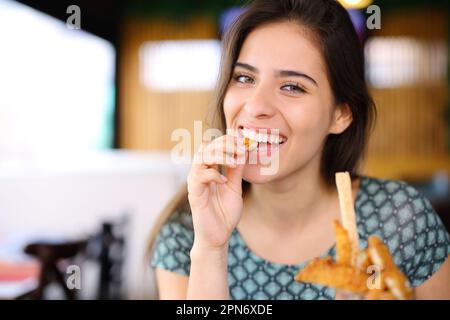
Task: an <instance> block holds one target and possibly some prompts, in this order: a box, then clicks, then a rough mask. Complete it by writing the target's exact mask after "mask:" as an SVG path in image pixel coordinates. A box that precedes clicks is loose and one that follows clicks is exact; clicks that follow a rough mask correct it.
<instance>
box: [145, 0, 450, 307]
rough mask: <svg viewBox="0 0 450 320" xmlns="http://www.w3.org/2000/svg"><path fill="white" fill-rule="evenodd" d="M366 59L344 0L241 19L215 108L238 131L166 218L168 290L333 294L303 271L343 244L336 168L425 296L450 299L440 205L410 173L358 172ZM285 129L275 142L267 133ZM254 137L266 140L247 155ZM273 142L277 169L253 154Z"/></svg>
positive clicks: (202, 160)
mask: <svg viewBox="0 0 450 320" xmlns="http://www.w3.org/2000/svg"><path fill="white" fill-rule="evenodd" d="M363 65H364V63H363V56H362V52H361V48H360V44H359V41H358V38H357V35H356V33H355V30H354V28H353V26H352V24H351V21H350V19H349V17H348V14H347V12H346V11H345V9H343V8H342V7H341V6H340V5H339V4H338V2H337V1H332V0H320V1H319V0H297V1H294V0H291V1H289V0H280V1H272V0H257V1H254V2H253V3H252V4H251V5H250V7H249V8H248V9H247V10H246V12H245V13H244V14H242V15H241V16H240V17H239V18H238V20H237V21H236V22H235V24H234V25H233V26H232V28H231V30H230V31H229V32H228V33H227V35H226V36H225V39H224V55H223V59H222V66H221V74H220V79H219V84H218V88H217V90H216V99H215V104H214V108H213V113H212V119H213V124H212V126H213V127H216V128H220V129H221V130H222V132H223V131H225V129H233V130H234V132H236V131H237V132H238V135H233V134H226V135H223V136H221V137H218V138H216V139H214V140H213V141H212V142H210V143H207V144H204V145H202V148H201V150H200V151H199V152H198V153H197V155H196V157H195V159H196V160H198V161H194V163H193V164H192V167H191V170H190V173H189V176H188V181H187V191H188V196H187V197H186V190H182V191H181V193H180V194H179V195H178V196H177V197H176V198H175V200H174V201H173V202H172V204H171V205H170V206H169V207H168V208H167V210H166V215H165V216H164V217H163V218H164V219H163V220H164V225H163V226H162V228H161V229H159V226H158V229H159V230H160V231H159V234H158V237H157V239H156V242H155V246H154V255H153V260H152V266H154V267H156V277H157V283H158V289H159V294H160V298H162V299H184V298H187V299H228V298H233V299H334V297H335V292H334V290H332V289H330V288H326V287H322V286H315V285H308V284H304V283H297V282H295V281H294V275H295V274H296V273H297V271H298V270H299V269H300V268H302V267H303V266H304V265H305V264H306V263H307V262H308V261H310V260H311V259H313V258H315V257H318V256H324V255H330V254H331V255H333V254H334V253H335V250H334V233H333V229H332V221H333V220H335V219H339V217H340V212H339V203H338V196H337V192H336V188H335V185H334V174H335V172H338V171H349V172H350V173H351V174H352V177H353V192H354V198H355V209H356V214H357V224H358V232H359V236H360V239H361V242H362V244H363V245H366V242H365V241H366V239H367V237H368V236H369V235H372V234H377V235H379V236H380V237H382V238H383V239H384V240H385V241H386V243H387V244H388V246H389V248H390V251H391V253H392V254H393V256H394V258H395V261H396V263H397V264H398V265H399V267H400V268H401V269H402V270H403V272H404V273H405V274H406V275H407V277H408V278H409V280H410V282H411V283H412V285H413V286H414V287H415V288H416V291H415V292H416V297H417V298H447V299H448V298H450V262H449V260H448V259H447V261H445V260H446V258H447V256H448V254H449V253H450V237H449V235H448V233H447V231H446V230H445V228H444V227H443V225H442V223H441V221H440V220H439V218H438V216H437V215H436V213H435V212H434V211H433V209H432V207H431V206H430V204H429V202H428V201H427V200H426V199H425V198H423V197H422V196H421V195H420V194H419V193H418V192H417V191H416V190H414V189H413V188H412V187H410V186H408V185H407V184H405V183H403V182H398V181H387V180H378V179H374V178H368V177H364V176H358V175H357V172H358V165H359V163H360V160H361V157H362V154H363V150H364V147H365V144H366V140H367V135H368V131H369V129H370V125H371V123H372V119H373V116H374V113H375V110H374V105H373V103H372V100H371V98H370V96H369V94H368V91H367V88H366V84H365V80H364V66H363ZM244 128H245V129H244ZM275 129H277V130H279V136H278V140H277V139H275V140H274V139H273V137H264V134H263V131H264V130H266V133H267V131H270V130H271V131H273V132H275ZM243 134H244V135H251V136H252V137H253V138H254V139H257V138H258V139H259V140H260V143H259V147H258V148H257V149H256V150H252V151H250V152H246V151H242V149H241V148H239V146H241V145H242V141H243V139H242V135H243ZM258 134H260V136H258ZM255 137H256V138H255ZM267 140H269V141H272V143H271V144H268V143H264V141H267ZM266 149H270V150H271V152H272V154H278V155H279V158H278V159H279V162H278V166H277V170H276V171H275V172H274V173H272V174H262V171H261V169H262V167H264V166H263V164H261V163H260V162H259V161H258V163H257V164H249V161H248V160H249V159H250V158H251V155H254V154H255V153H256V155H257V157H256V158H257V159H259V158H260V157H261V156H262V155H263V154H264V152H265V151H266ZM274 151H276V152H274ZM211 154H215V156H213V157H208V156H205V155H211ZM230 155H232V156H231V157H230ZM242 157H245V159H246V163H244V164H242V163H241V162H240V161H238V159H242ZM225 171H226V173H225ZM221 173H223V175H222V174H221ZM225 174H226V176H225ZM187 200H188V201H187ZM167 213H170V217H169V219H166V218H167Z"/></svg>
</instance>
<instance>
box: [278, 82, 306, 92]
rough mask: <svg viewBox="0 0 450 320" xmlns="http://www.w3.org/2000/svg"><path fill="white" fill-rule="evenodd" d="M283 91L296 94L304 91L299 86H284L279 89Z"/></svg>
mask: <svg viewBox="0 0 450 320" xmlns="http://www.w3.org/2000/svg"><path fill="white" fill-rule="evenodd" d="M283 88H284V90H285V91H289V92H294V93H295V92H297V93H305V92H306V90H305V89H303V88H302V87H301V86H299V85H298V84H286V85H284V86H282V87H281V89H283Z"/></svg>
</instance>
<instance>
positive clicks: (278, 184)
mask: <svg viewBox="0 0 450 320" xmlns="http://www.w3.org/2000/svg"><path fill="white" fill-rule="evenodd" d="M336 201H337V194H336V192H335V191H334V189H332V188H330V187H329V186H327V184H326V183H325V182H324V180H323V179H322V177H321V175H320V171H319V170H318V168H314V169H313V168H310V170H308V169H306V168H303V169H301V170H298V171H297V172H295V173H293V174H290V175H289V176H288V177H286V178H284V179H282V180H277V181H273V182H270V183H265V184H252V185H251V187H250V190H249V191H248V195H247V196H246V201H245V203H244V212H245V214H247V215H248V216H247V218H250V219H251V220H252V221H255V219H256V220H257V221H258V222H259V223H262V224H264V225H266V226H270V227H271V228H280V229H286V228H289V229H292V228H295V229H298V228H304V227H305V226H307V225H308V224H309V222H311V217H314V220H316V221H317V219H319V220H320V218H323V217H324V215H326V214H334V213H332V212H330V210H331V208H333V206H334V207H335V205H336ZM245 207H247V208H245ZM245 214H244V216H245ZM243 218H244V219H245V217H243Z"/></svg>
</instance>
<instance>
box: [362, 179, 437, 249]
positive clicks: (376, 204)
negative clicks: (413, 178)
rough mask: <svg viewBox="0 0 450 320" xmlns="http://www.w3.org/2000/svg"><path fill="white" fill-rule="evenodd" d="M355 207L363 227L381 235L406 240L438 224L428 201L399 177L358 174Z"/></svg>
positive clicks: (368, 231) (435, 214)
mask: <svg viewBox="0 0 450 320" xmlns="http://www.w3.org/2000/svg"><path fill="white" fill-rule="evenodd" d="M355 208H356V211H357V219H358V220H359V221H360V222H362V224H363V226H364V229H365V230H363V231H366V233H368V234H373V233H381V234H380V236H384V237H385V238H389V237H391V236H392V235H394V234H397V235H398V236H401V237H402V239H403V240H404V241H406V240H409V238H410V237H414V235H417V234H419V233H421V232H429V231H432V229H433V228H436V227H438V228H440V227H442V224H441V221H440V219H439V216H438V215H437V213H436V212H435V211H434V209H433V206H432V205H431V203H430V201H429V200H428V199H427V198H426V197H425V196H424V195H423V194H422V193H420V192H419V191H418V190H417V189H416V188H414V187H413V186H411V185H409V184H408V183H406V182H404V181H400V180H387V179H378V178H372V177H362V178H361V182H360V189H359V191H358V194H357V198H356V203H355ZM444 230H445V229H444Z"/></svg>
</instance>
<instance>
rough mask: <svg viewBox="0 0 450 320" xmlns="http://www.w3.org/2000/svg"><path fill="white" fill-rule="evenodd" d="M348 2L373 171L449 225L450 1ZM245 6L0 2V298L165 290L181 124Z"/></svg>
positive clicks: (202, 105)
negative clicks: (372, 115) (152, 263)
mask: <svg viewBox="0 0 450 320" xmlns="http://www.w3.org/2000/svg"><path fill="white" fill-rule="evenodd" d="M342 3H343V4H344V5H345V6H346V7H347V8H348V10H349V13H350V15H351V17H352V20H353V22H354V24H355V28H356V29H357V31H358V33H359V36H360V39H361V41H362V42H363V44H364V51H365V56H366V64H367V74H366V76H367V80H368V83H369V85H370V90H371V92H372V94H373V97H374V99H375V102H376V104H377V107H378V113H379V117H378V122H377V126H376V128H375V131H374V133H373V135H372V138H371V141H370V146H369V153H368V156H367V160H366V162H365V164H364V169H363V171H364V173H365V174H368V175H372V176H376V177H381V178H390V179H402V180H405V181H407V182H409V183H411V184H413V185H414V186H416V187H417V188H418V189H419V190H421V191H422V192H423V193H425V194H426V196H428V197H429V199H430V200H431V201H432V203H433V205H434V207H435V209H436V210H437V212H438V213H439V214H440V216H441V217H442V220H443V221H444V222H445V223H446V225H447V228H448V229H449V224H450V203H449V201H450V200H449V199H450V191H449V185H450V183H449V174H450V130H449V128H450V107H449V97H448V88H449V54H448V52H449V24H448V12H449V5H448V1H447V0H434V1H419V0H409V1H401V0H379V1H367V0H366V1H358V0H351V1H350V0H347V1H343V0H342ZM371 4H375V5H378V6H379V8H380V13H381V28H380V29H374V30H369V29H367V28H366V19H367V18H368V17H369V16H370V15H371V14H368V13H366V8H367V6H369V5H371ZM71 5H76V6H78V9H79V14H80V15H79V18H80V19H79V22H80V27H81V29H77V28H73V25H74V23H75V24H76V22H77V20H76V19H75V20H74V18H73V16H72V15H73V14H74V13H75V14H76V13H77V8H75V9H74V8H73V7H71V8H69V7H70V6H71ZM241 5H242V1H234V0H215V1H204V0H171V1H138V0H130V1H122V0H116V1H108V0H81V1H74V0H71V1H66V0H60V1H49V0H29V1H14V0H0V299H14V298H22V299H66V298H67V299H74V298H77V299H151V298H154V297H155V285H154V279H153V275H152V272H151V270H150V269H149V268H148V261H146V259H145V251H146V243H147V239H148V234H149V230H150V229H151V226H152V224H153V222H154V221H155V218H156V217H157V215H158V213H159V212H160V210H161V209H162V208H163V206H164V205H165V204H166V203H167V201H168V200H169V199H170V198H171V196H173V195H174V193H175V192H176V190H177V188H178V187H179V186H180V185H181V184H182V183H183V182H184V180H185V178H186V175H187V172H188V169H189V165H188V164H175V163H173V162H172V161H171V160H170V151H171V149H172V148H173V147H174V146H175V145H176V144H177V143H178V141H172V139H171V135H172V132H173V131H174V130H175V129H177V128H185V129H187V130H189V131H190V132H192V133H193V131H194V121H196V120H198V121H203V120H204V119H205V113H206V109H207V106H208V103H209V102H210V99H211V96H212V90H213V88H214V85H215V81H216V77H217V73H218V64H219V60H220V50H221V49H220V39H221V35H222V34H223V32H224V30H226V28H227V26H229V24H230V22H232V21H233V19H234V18H235V17H236V16H237V15H238V14H239V13H240V12H242V7H241ZM70 17H72V18H70ZM68 19H69V22H70V23H71V24H70V23H69V25H68V23H67V22H68ZM203 129H206V125H204V126H203ZM69 266H79V267H80V268H79V270H77V269H76V268H69ZM69 282H70V284H71V285H72V287H74V288H75V289H73V290H68V289H67V284H69ZM64 284H66V285H64Z"/></svg>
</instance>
